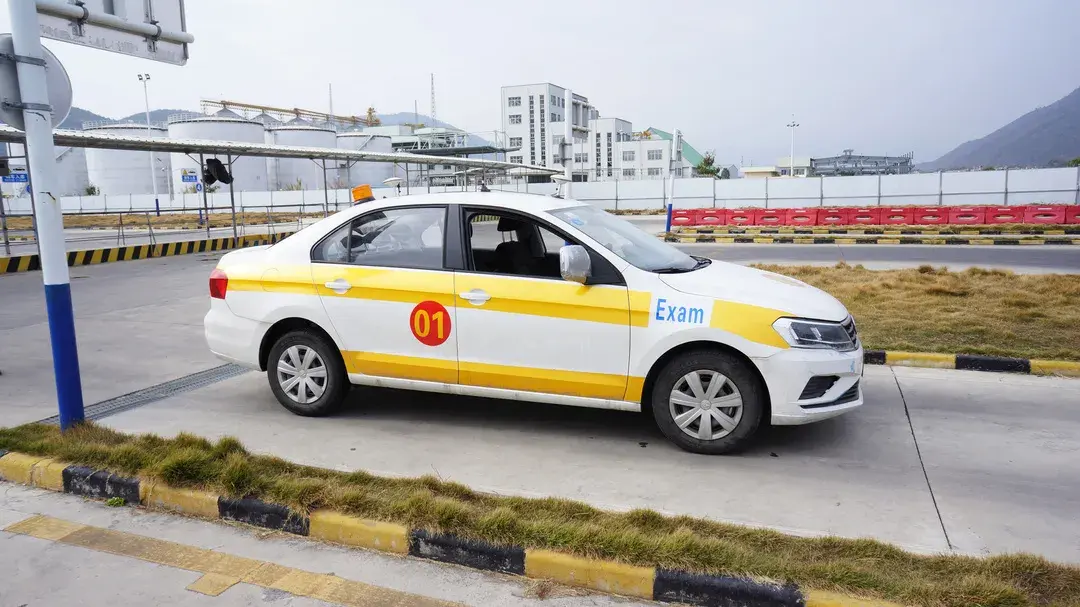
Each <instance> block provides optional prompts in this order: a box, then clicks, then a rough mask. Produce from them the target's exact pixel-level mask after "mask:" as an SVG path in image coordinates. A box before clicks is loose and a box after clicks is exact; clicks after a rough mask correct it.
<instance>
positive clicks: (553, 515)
mask: <svg viewBox="0 0 1080 607" xmlns="http://www.w3.org/2000/svg"><path fill="white" fill-rule="evenodd" d="M0 449H9V450H12V451H19V452H23V453H27V454H32V455H39V456H49V457H55V458H58V459H60V460H62V461H66V462H71V463H77V464H80V465H85V466H90V467H95V468H101V469H105V470H109V471H111V472H115V473H119V474H123V475H129V476H136V475H137V476H140V477H143V478H151V479H157V480H161V481H164V482H166V483H168V484H169V485H172V486H174V487H185V488H197V489H203V490H208V491H213V492H217V493H219V494H222V495H226V496H229V497H233V498H239V497H257V498H259V499H263V500H265V501H269V502H274V503H279V504H286V505H288V506H290V507H292V508H294V509H297V510H300V511H305V512H307V511H311V510H313V509H316V508H329V509H333V510H336V511H339V512H344V513H347V514H351V515H355V516H359V517H364V518H370V519H376V520H381V521H386V522H392V523H397V524H401V525H406V526H409V527H412V528H423V529H428V530H430V531H437V532H447V533H453V534H456V535H459V536H461V537H466V538H472V539H477V540H483V541H487V542H491V543H495V544H503V545H516V546H522V547H527V548H546V549H551V550H560V551H564V552H568V553H571V554H574V555H578V556H583V557H592V558H601V559H612V560H617V561H621V562H624V563H628V564H633V565H642V566H660V567H666V568H672V569H682V570H687V571H694V572H703V573H715V574H727V575H740V576H749V577H753V578H755V579H764V580H775V581H784V582H795V583H798V584H800V585H801V586H803V587H806V588H815V589H820V590H829V591H835V592H842V593H848V594H855V595H861V596H865V597H871V598H882V599H886V600H891V601H895V602H899V603H903V604H909V605H926V606H930V607H961V606H964V607H968V606H971V605H981V606H984V607H1015V606H1022V605H1053V606H1074V607H1075V606H1080V568H1078V567H1074V566H1068V565H1062V564H1057V563H1053V562H1051V561H1048V560H1046V559H1044V558H1042V557H1038V556H1034V555H1030V554H1010V555H1001V556H993V557H986V558H975V557H967V556H954V555H940V556H923V555H915V554H911V553H909V552H905V551H904V550H901V549H899V548H896V547H894V546H890V545H888V544H885V543H882V542H878V541H875V540H868V539H861V540H851V539H841V538H834V537H826V538H800V537H793V536H789V535H785V534H782V533H779V532H776V531H770V530H763V529H751V528H747V527H741V526H736V525H729V524H723V523H716V522H711V521H707V520H703V519H699V518H693V517H689V516H678V517H667V516H662V515H660V514H657V513H655V512H652V511H649V510H634V511H630V512H626V513H614V512H606V511H603V510H598V509H596V508H593V507H591V506H588V505H586V504H583V503H580V502H574V501H570V500H564V499H557V498H546V499H533V498H521V497H502V496H495V495H489V494H483V493H478V492H476V491H473V490H472V489H469V488H468V487H466V486H464V485H461V484H458V483H453V482H446V481H442V480H440V479H438V478H435V477H432V476H425V477H421V478H384V477H379V476H375V475H372V474H368V473H366V472H360V471H358V472H352V473H346V472H338V471H334V470H326V469H321V468H312V467H307V466H299V465H296V464H292V463H289V462H287V461H285V460H282V459H280V458H276V457H268V456H260V455H252V454H250V453H248V452H247V451H246V450H245V449H244V447H243V445H241V443H240V442H239V441H238V440H236V439H235V438H229V437H227V438H222V439H220V440H219V441H217V442H216V443H212V442H210V441H208V440H206V439H204V438H200V437H197V436H193V435H190V434H186V433H181V434H179V435H177V436H176V437H175V438H172V439H166V438H162V437H159V436H155V435H152V434H144V435H138V436H136V435H129V434H123V433H120V432H116V431H114V430H111V429H108V428H104V427H101V426H97V425H94V424H90V423H87V424H83V425H81V426H79V427H76V428H74V429H72V430H71V431H69V432H66V433H63V434H61V432H60V430H59V429H58V428H57V427H56V426H51V425H48V426H47V425H37V424H34V425H27V426H20V427H17V428H7V429H0ZM522 473H523V474H527V471H522ZM793 507H795V506H793Z"/></svg>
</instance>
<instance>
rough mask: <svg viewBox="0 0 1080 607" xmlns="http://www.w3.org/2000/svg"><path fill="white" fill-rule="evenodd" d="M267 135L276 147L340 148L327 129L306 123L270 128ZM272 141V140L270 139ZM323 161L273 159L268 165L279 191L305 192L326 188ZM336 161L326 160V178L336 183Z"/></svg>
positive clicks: (335, 138)
mask: <svg viewBox="0 0 1080 607" xmlns="http://www.w3.org/2000/svg"><path fill="white" fill-rule="evenodd" d="M266 133H267V135H268V136H269V137H272V140H269V141H268V143H273V144H274V145H291V146H297V147H304V148H334V147H337V134H336V133H335V132H334V131H333V130H332V129H328V128H324V127H317V126H312V125H311V124H309V123H307V122H305V121H303V120H293V121H291V122H289V123H287V124H284V125H281V126H275V127H270V128H268V129H266ZM268 139H269V138H268ZM321 163H322V160H311V159H310V158H270V159H269V162H268V163H267V165H268V167H270V169H269V172H270V173H273V174H274V178H275V179H274V182H273V183H274V184H275V186H276V189H279V190H280V189H283V188H286V187H291V188H293V189H297V186H296V184H297V183H299V188H298V189H302V190H322V189H324V187H325V186H324V182H323V170H322V164H321ZM336 167H337V164H336V161H334V160H327V161H326V178H327V179H328V180H330V182H331V185H332V184H333V181H334V178H335V177H336V176H337V175H336V170H335V169H336Z"/></svg>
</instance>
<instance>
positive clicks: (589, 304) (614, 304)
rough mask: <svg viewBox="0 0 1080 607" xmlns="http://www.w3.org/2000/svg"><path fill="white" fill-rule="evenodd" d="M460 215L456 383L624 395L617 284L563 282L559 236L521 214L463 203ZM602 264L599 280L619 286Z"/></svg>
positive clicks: (623, 329) (624, 351)
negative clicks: (461, 264) (461, 266)
mask: <svg viewBox="0 0 1080 607" xmlns="http://www.w3.org/2000/svg"><path fill="white" fill-rule="evenodd" d="M462 221H463V225H464V226H465V230H464V233H465V236H466V238H465V242H464V243H463V250H464V252H465V255H464V257H465V259H464V262H465V269H464V270H460V271H458V272H457V275H456V279H455V283H456V291H457V296H458V298H457V323H458V328H457V339H458V342H457V343H458V369H459V381H460V382H461V383H462V384H463V385H470V386H484V387H491V388H501V389H509V390H525V391H530V392H541V393H550V394H559V395H566V396H576V397H586V398H601V399H611V400H623V398H624V395H625V393H626V382H627V368H628V361H629V353H630V311H629V303H628V295H627V289H626V286H625V285H624V284H593V285H581V284H578V283H574V282H569V281H566V280H563V279H562V277H561V276H560V275H559V264H558V251H559V248H560V247H561V246H562V245H563V244H564V243H565V242H568V239H567V238H566V236H565V234H562V233H559V231H558V230H557V229H556V228H553V227H551V226H550V225H548V224H545V223H543V222H540V221H538V220H536V219H535V218H533V217H531V216H530V215H527V214H524V213H516V212H512V211H508V210H493V209H490V208H472V209H470V208H464V209H463V216H462ZM569 242H573V241H569ZM573 244H577V243H573ZM593 258H594V259H599V260H601V262H604V263H606V260H603V258H602V257H600V256H599V255H594V256H593ZM607 266H609V267H604V268H594V269H595V270H597V271H599V270H603V272H599V273H600V274H603V275H604V276H606V277H607V280H606V282H609V283H621V282H622V278H621V275H619V273H618V271H617V270H616V269H615V268H614V267H613V266H611V264H610V263H608V264H607Z"/></svg>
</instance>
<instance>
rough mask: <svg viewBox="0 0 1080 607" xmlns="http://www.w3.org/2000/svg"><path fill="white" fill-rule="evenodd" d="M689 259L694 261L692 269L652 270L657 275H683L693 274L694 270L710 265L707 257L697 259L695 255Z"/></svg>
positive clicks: (710, 261)
mask: <svg viewBox="0 0 1080 607" xmlns="http://www.w3.org/2000/svg"><path fill="white" fill-rule="evenodd" d="M691 257H692V258H693V259H694V261H695V263H694V265H693V267H690V268H677V267H670V268H658V269H656V270H653V272H655V273H657V274H685V273H686V272H693V271H694V270H700V269H701V268H704V267H705V266H707V265H709V264H711V263H712V260H711V259H709V258H708V257H698V256H696V255H691Z"/></svg>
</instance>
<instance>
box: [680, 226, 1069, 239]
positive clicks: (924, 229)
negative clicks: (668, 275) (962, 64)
mask: <svg viewBox="0 0 1080 607" xmlns="http://www.w3.org/2000/svg"><path fill="white" fill-rule="evenodd" d="M671 232H672V233H673V234H684V235H685V234H711V235H713V236H738V235H769V234H780V235H789V234H792V235H798V234H810V235H814V234H834V235H841V236H842V235H851V236H1070V235H1075V236H1080V225H1070V226H1052V225H1048V226H1046V227H1037V226H1030V227H1027V226H1021V227H1017V226H1008V227H993V226H951V227H937V226H860V227H828V226H815V227H803V228H800V227H792V226H781V227H744V228H740V227H734V226H715V227H694V226H674V227H673V228H672V230H671Z"/></svg>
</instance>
